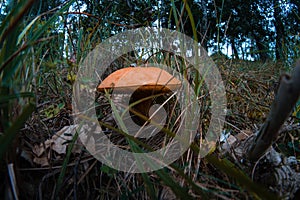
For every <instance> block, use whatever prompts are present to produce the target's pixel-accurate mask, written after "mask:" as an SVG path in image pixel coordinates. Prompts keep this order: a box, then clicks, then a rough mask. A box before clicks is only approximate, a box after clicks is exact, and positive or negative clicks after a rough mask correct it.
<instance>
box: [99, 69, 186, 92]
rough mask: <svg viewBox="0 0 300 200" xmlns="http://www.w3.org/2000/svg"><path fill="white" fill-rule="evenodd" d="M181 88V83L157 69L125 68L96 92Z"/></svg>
mask: <svg viewBox="0 0 300 200" xmlns="http://www.w3.org/2000/svg"><path fill="white" fill-rule="evenodd" d="M180 86H181V81H180V80H178V79H177V78H175V77H174V76H172V75H171V74H169V73H168V72H166V71H165V70H163V69H160V68H157V67H126V68H123V69H119V70H117V71H115V72H113V73H112V74H110V75H109V76H108V77H107V78H105V79H104V80H103V81H102V82H101V84H100V85H99V86H98V88H97V89H98V91H104V90H105V89H112V88H115V89H118V91H121V92H130V91H132V89H133V90H134V89H136V88H140V89H141V88H142V90H143V91H153V90H154V91H161V92H164V91H170V89H176V88H179V87H180Z"/></svg>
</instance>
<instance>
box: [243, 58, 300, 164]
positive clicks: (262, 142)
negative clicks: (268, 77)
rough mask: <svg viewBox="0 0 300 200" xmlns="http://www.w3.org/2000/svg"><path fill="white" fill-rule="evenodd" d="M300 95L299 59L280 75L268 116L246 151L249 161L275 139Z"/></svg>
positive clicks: (257, 157) (263, 152)
mask: <svg viewBox="0 0 300 200" xmlns="http://www.w3.org/2000/svg"><path fill="white" fill-rule="evenodd" d="M299 96H300V61H298V62H297V63H296V66H295V68H294V69H293V71H292V73H291V75H287V74H284V75H282V76H281V81H280V85H279V89H278V92H277V94H276V96H275V99H274V101H273V104H272V106H271V110H270V113H269V115H268V118H267V120H266V122H265V123H264V125H263V126H262V128H261V129H260V131H259V133H258V134H257V136H256V138H255V140H254V142H253V144H252V145H251V147H250V148H249V151H248V152H247V157H248V159H249V160H250V161H257V160H258V159H259V158H260V157H261V156H262V155H264V154H265V152H266V151H267V150H268V148H269V147H270V146H271V145H272V144H273V142H275V141H276V139H277V137H278V134H279V129H280V127H281V126H282V125H283V123H284V121H285V120H286V119H287V117H288V116H289V115H290V113H291V111H292V109H293V107H294V106H295V104H296V102H297V100H298V98H299Z"/></svg>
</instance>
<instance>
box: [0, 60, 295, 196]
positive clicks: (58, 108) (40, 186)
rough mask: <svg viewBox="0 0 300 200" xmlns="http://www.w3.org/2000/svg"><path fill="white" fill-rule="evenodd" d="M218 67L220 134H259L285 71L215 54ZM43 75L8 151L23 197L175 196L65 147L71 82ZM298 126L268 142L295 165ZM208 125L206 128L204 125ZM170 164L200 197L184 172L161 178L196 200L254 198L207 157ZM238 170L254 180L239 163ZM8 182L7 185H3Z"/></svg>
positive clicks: (160, 184) (156, 179) (161, 185)
mask: <svg viewBox="0 0 300 200" xmlns="http://www.w3.org/2000/svg"><path fill="white" fill-rule="evenodd" d="M215 63H216V64H217V66H218V68H219V70H220V71H221V74H222V78H223V81H224V84H225V87H226V94H227V110H228V112H227V116H226V122H225V125H224V134H225V135H226V134H227V136H228V135H232V136H238V135H239V136H241V133H243V134H244V133H246V134H248V135H251V134H253V133H255V132H257V131H258V130H259V128H260V127H261V126H262V124H263V123H264V120H265V119H266V117H267V115H268V112H269V109H270V105H271V103H272V101H273V99H274V94H275V92H276V89H277V86H278V82H279V78H280V74H281V73H282V72H284V71H285V69H284V67H283V66H282V65H281V64H278V63H277V64H276V63H273V62H264V63H261V62H252V61H242V60H230V59H225V58H222V57H216V58H215ZM42 76H43V77H44V79H45V80H47V82H45V83H44V84H43V85H41V86H40V87H39V88H37V94H36V96H37V111H36V112H35V113H33V114H32V116H31V117H30V119H29V120H28V121H27V122H26V125H25V127H24V128H23V129H22V130H21V133H20V134H19V135H18V138H17V139H16V140H15V143H14V146H12V147H11V148H12V150H14V151H16V149H17V151H16V152H17V154H16V155H15V156H16V157H15V158H16V163H15V169H16V177H17V181H18V183H19V184H18V185H19V187H18V190H19V194H20V197H22V198H21V199H53V198H54V197H55V196H56V195H57V196H59V197H60V198H59V199H150V198H159V199H174V198H175V196H174V195H176V192H174V190H177V188H175V186H176V184H175V186H174V188H172V187H170V184H168V183H166V180H165V179H162V178H161V176H160V175H161V174H160V173H155V172H152V173H147V178H145V177H144V175H143V174H127V173H125V172H118V171H116V170H114V169H111V168H109V167H107V166H105V165H103V164H102V163H101V162H99V161H98V160H97V159H95V158H94V157H93V156H91V155H90V154H89V153H88V152H87V151H86V150H85V148H83V146H82V144H81V143H80V142H77V141H76V142H75V145H74V147H73V148H72V149H70V148H68V145H69V146H70V144H73V143H72V137H73V136H72V135H70V134H69V135H68V134H66V133H67V132H68V129H70V128H72V125H74V122H73V119H72V99H71V98H72V84H71V83H70V81H68V71H67V70H61V71H58V70H53V71H51V70H50V71H48V72H47V73H44V74H43V75H42ZM16 109H17V108H16ZM299 123H300V119H299V118H297V117H296V115H295V113H292V114H291V116H290V117H289V119H288V120H287V121H286V123H285V125H284V127H283V128H282V131H281V133H280V136H279V138H278V140H277V141H276V143H275V144H274V145H273V147H274V148H275V149H276V150H277V151H278V152H281V153H282V154H284V155H285V156H287V157H288V156H294V157H295V158H296V159H297V160H298V161H299V160H300V138H299V132H300V126H299ZM206 125H207V124H205V123H203V126H206ZM290 127H293V128H290ZM243 134H242V135H243ZM195 140H197V138H195ZM195 143H197V141H195ZM221 145H222V144H221V143H219V144H218V147H217V148H216V149H215V151H214V152H213V154H215V155H217V156H218V157H221V158H226V157H227V155H226V154H224V153H223V152H222V151H221V150H220V146H221ZM228 159H229V160H232V159H231V158H229V157H228ZM233 162H234V161H233ZM175 163H176V164H177V166H178V167H179V168H180V169H183V171H184V174H185V176H187V177H189V178H190V179H191V180H192V181H193V182H194V183H195V184H196V185H197V186H199V187H200V188H202V189H203V191H204V193H202V192H201V191H198V190H195V189H193V187H191V186H190V185H189V184H188V183H187V181H186V179H185V178H183V175H182V174H179V173H178V172H176V171H174V170H173V171H172V170H171V169H169V168H166V169H163V170H162V171H163V172H162V174H163V173H167V174H168V175H169V176H170V178H171V179H172V180H173V181H174V182H176V183H178V185H179V186H180V188H181V189H182V190H183V191H185V192H186V193H188V194H189V195H190V196H191V197H193V198H196V199H198V198H200V197H207V198H210V199H253V198H254V199H255V198H256V197H255V196H254V195H253V194H252V193H250V192H249V191H247V190H245V188H243V187H242V186H241V185H239V184H238V183H237V182H236V180H234V179H233V178H232V177H230V176H229V175H228V174H226V173H225V172H222V171H220V170H218V169H217V168H215V166H213V165H212V164H211V163H209V162H207V161H206V160H205V159H201V162H199V161H198V157H197V154H196V153H193V152H190V151H188V152H187V153H185V154H184V155H183V156H182V157H181V158H180V159H178V160H177V161H176V162H175ZM238 168H239V169H241V170H242V171H245V173H246V174H247V175H248V176H249V177H251V174H249V173H248V172H246V170H244V168H243V166H238ZM295 169H296V170H297V171H298V172H299V171H300V165H298V164H297V166H295ZM1 171H2V170H1ZM252 175H253V174H252ZM252 178H253V177H252ZM145 180H146V181H145ZM147 181H149V182H150V183H147ZM5 182H6V183H8V180H6V181H5ZM0 185H1V187H0V188H1V191H4V190H5V189H4V188H5V184H4V185H3V184H0ZM171 185H172V184H171ZM177 197H178V196H177Z"/></svg>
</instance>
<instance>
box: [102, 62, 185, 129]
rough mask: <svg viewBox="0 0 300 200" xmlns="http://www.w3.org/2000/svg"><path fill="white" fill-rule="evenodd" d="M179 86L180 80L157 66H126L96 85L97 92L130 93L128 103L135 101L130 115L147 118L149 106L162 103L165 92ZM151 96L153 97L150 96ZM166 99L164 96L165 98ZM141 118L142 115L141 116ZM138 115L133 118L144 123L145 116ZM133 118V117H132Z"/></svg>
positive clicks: (169, 91) (139, 122)
mask: <svg viewBox="0 0 300 200" xmlns="http://www.w3.org/2000/svg"><path fill="white" fill-rule="evenodd" d="M180 87H181V81H180V80H178V79H177V78H175V77H174V76H173V75H171V74H169V73H168V72H167V71H165V70H163V69H160V68H158V67H126V68H123V69H119V70H117V71H115V72H113V73H112V74H110V75H109V76H108V77H107V78H105V79H104V80H103V81H102V82H101V84H100V85H99V86H98V88H97V90H98V91H99V92H105V90H107V91H111V90H113V91H114V94H131V97H130V104H131V103H134V102H136V104H135V105H134V106H133V107H132V108H131V111H132V110H133V112H131V115H132V116H134V114H133V113H135V112H138V113H140V114H141V115H143V116H146V117H148V118H149V115H151V113H150V114H149V110H150V107H151V106H152V105H153V104H155V103H157V102H155V101H159V100H160V102H158V103H159V104H162V103H163V101H164V98H159V97H163V96H164V95H165V94H168V93H171V92H172V91H174V90H176V89H178V88H180ZM151 96H153V98H151ZM165 99H166V98H165ZM142 118H143V117H142ZM142 118H141V117H138V119H137V120H134V121H135V122H136V123H138V124H144V123H145V120H144V119H145V118H144V119H142ZM133 119H134V118H133Z"/></svg>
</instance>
